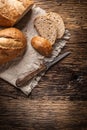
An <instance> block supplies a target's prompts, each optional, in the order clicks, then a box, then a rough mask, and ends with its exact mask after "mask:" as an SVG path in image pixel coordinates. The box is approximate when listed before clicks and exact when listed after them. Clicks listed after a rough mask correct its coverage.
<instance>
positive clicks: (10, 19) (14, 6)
mask: <svg viewBox="0 0 87 130" xmlns="http://www.w3.org/2000/svg"><path fill="white" fill-rule="evenodd" d="M32 5H33V1H32V0H0V26H13V25H14V24H15V23H17V22H18V21H19V20H20V19H21V18H22V17H23V16H24V14H25V13H27V12H28V11H29V9H30V8H31V7H32Z"/></svg>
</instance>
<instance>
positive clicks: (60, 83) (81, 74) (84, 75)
mask: <svg viewBox="0 0 87 130" xmlns="http://www.w3.org/2000/svg"><path fill="white" fill-rule="evenodd" d="M53 1H54V2H53ZM35 2H36V4H37V5H38V6H40V7H42V8H44V9H46V10H50V11H55V12H58V13H60V14H61V16H62V17H63V19H64V21H65V25H66V28H68V29H69V30H70V32H71V39H70V41H69V42H68V43H67V45H66V47H65V48H64V49H63V51H62V52H65V51H67V50H69V51H71V52H72V54H71V55H70V56H68V57H67V58H66V59H64V60H63V61H61V62H60V63H59V64H56V65H55V66H54V67H52V68H51V69H50V70H49V71H48V72H47V74H46V75H45V76H44V77H43V78H42V79H41V81H40V83H39V85H38V86H37V87H36V88H35V89H34V90H33V91H32V93H31V94H30V96H29V97H26V96H25V95H24V94H22V93H21V92H20V91H19V90H17V89H15V88H14V87H13V86H11V85H10V84H8V83H7V82H5V81H3V80H1V79H0V130H47V129H48V130H61V129H62V130H87V1H86V0H35Z"/></svg>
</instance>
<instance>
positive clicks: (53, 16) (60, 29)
mask: <svg viewBox="0 0 87 130" xmlns="http://www.w3.org/2000/svg"><path fill="white" fill-rule="evenodd" d="M47 18H48V19H50V20H52V21H53V23H54V24H55V25H56V28H57V38H58V39H59V38H61V37H62V36H63V35H64V32H65V25H64V22H63V19H62V17H61V16H60V15H59V14H58V13H55V12H50V13H47Z"/></svg>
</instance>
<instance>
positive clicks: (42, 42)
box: [31, 36, 52, 57]
mask: <svg viewBox="0 0 87 130" xmlns="http://www.w3.org/2000/svg"><path fill="white" fill-rule="evenodd" d="M31 44H32V46H33V47H34V48H35V49H36V50H37V51H38V52H39V53H40V54H41V55H43V56H46V57H49V56H51V53H52V45H51V43H50V42H49V41H48V40H47V39H45V38H43V37H40V36H35V37H33V38H32V40H31Z"/></svg>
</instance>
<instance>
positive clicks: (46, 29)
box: [34, 15, 57, 45]
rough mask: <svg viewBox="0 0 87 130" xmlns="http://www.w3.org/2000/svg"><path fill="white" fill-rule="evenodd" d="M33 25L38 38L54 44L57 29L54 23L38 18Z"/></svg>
mask: <svg viewBox="0 0 87 130" xmlns="http://www.w3.org/2000/svg"><path fill="white" fill-rule="evenodd" d="M34 25H35V27H36V29H37V31H38V33H39V35H40V36H42V37H43V38H46V39H48V40H49V41H50V43H51V45H53V44H54V43H55V40H56V38H57V29H56V26H55V24H54V22H53V21H52V20H50V19H48V18H47V17H46V16H44V15H42V16H38V17H36V19H35V21H34Z"/></svg>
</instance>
